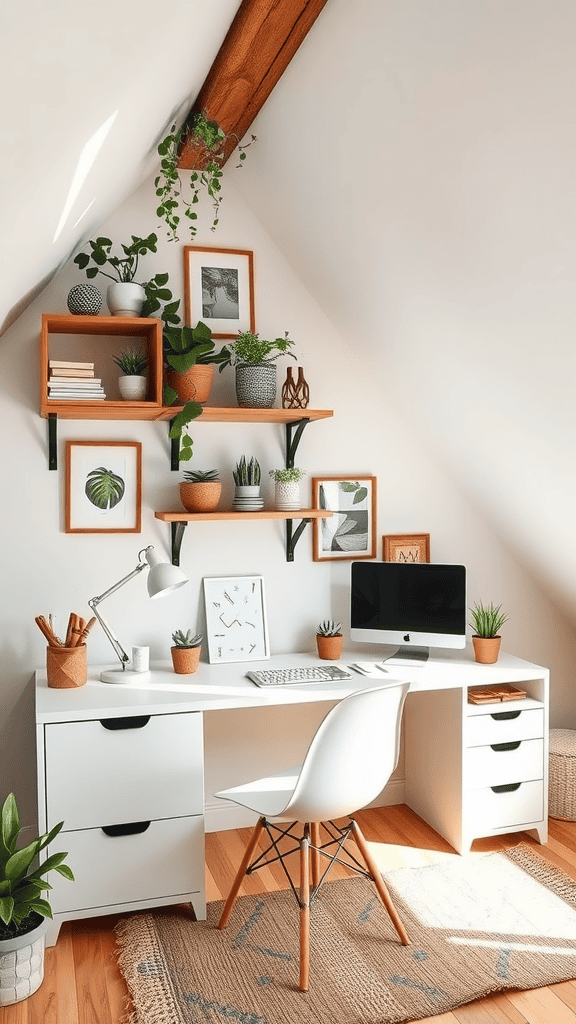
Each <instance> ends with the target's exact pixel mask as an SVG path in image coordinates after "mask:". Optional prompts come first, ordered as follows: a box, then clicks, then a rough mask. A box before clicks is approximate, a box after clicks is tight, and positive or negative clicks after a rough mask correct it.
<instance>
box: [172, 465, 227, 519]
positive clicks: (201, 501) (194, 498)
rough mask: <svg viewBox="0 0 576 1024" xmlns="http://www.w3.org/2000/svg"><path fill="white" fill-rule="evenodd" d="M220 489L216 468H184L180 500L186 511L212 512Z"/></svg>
mask: <svg viewBox="0 0 576 1024" xmlns="http://www.w3.org/2000/svg"><path fill="white" fill-rule="evenodd" d="M221 491H222V484H221V483H220V481H219V479H218V470H217V469H197V470H186V472H185V473H184V480H183V481H182V483H181V484H180V500H181V502H182V504H183V505H184V508H185V509H186V511H187V512H213V511H214V509H215V508H216V507H217V505H218V502H219V501H220V493H221Z"/></svg>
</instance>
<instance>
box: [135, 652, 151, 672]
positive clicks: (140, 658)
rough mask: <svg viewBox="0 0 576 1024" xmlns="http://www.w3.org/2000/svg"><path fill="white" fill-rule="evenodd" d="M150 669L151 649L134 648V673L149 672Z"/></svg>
mask: <svg viewBox="0 0 576 1024" xmlns="http://www.w3.org/2000/svg"><path fill="white" fill-rule="evenodd" d="M149 668H150V648H149V647H133V648H132V669H133V671H134V672H148V670H149Z"/></svg>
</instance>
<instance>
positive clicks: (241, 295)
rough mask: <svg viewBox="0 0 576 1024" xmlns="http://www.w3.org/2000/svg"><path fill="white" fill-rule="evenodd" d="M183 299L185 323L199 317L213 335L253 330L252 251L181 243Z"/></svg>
mask: <svg viewBox="0 0 576 1024" xmlns="http://www.w3.org/2000/svg"><path fill="white" fill-rule="evenodd" d="M184 303H185V309H186V323H187V324H188V326H190V327H195V326H196V324H197V323H198V321H199V320H202V321H203V322H204V323H205V324H206V326H207V327H209V328H210V330H211V331H212V337H213V338H236V337H237V336H238V331H252V333H254V331H255V330H256V320H255V316H254V254H253V253H252V252H251V251H250V250H248V249H211V248H200V247H199V246H197V245H185V246H184Z"/></svg>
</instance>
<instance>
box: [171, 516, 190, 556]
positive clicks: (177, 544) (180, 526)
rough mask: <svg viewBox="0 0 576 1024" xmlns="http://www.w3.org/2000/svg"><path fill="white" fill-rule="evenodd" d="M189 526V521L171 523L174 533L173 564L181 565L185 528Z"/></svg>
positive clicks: (172, 532)
mask: <svg viewBox="0 0 576 1024" xmlns="http://www.w3.org/2000/svg"><path fill="white" fill-rule="evenodd" d="M187 526H188V523H187V522H178V523H170V532H171V534H172V565H180V548H181V547H182V538H183V536H184V530H185V529H186V527H187Z"/></svg>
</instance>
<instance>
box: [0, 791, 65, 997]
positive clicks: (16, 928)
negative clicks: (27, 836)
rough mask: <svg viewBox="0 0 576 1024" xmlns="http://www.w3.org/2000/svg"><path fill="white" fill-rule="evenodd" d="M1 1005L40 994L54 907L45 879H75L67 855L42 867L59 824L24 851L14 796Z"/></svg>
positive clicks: (1, 853) (1, 865)
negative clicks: (42, 854) (40, 857)
mask: <svg viewBox="0 0 576 1024" xmlns="http://www.w3.org/2000/svg"><path fill="white" fill-rule="evenodd" d="M0 822H1V833H0V1007H2V1006H9V1005H11V1004H12V1003H17V1002H19V1001H20V1000H21V999H26V998H27V997H28V996H30V995H32V993H33V992H36V990H37V989H38V988H40V985H41V984H42V981H43V978H44V944H45V937H46V932H47V930H48V924H49V919H50V918H51V917H52V908H51V907H50V904H49V903H48V901H47V900H45V899H43V898H42V892H43V890H46V889H51V888H52V886H51V885H50V884H49V883H48V882H47V881H46V880H45V879H44V878H43V877H42V876H43V875H46V874H47V873H48V872H49V871H56V872H57V873H58V874H59V875H62V877H63V878H67V879H69V880H70V881H74V875H73V873H72V870H71V868H69V867H68V865H67V864H64V860H65V859H66V857H67V856H68V854H67V853H54V854H52V855H51V856H50V857H48V858H47V859H46V860H44V861H43V862H42V863H41V864H38V859H37V858H38V854H39V853H40V851H41V850H44V849H45V847H47V846H48V844H49V843H51V842H52V840H53V839H55V837H56V836H57V835H58V833H59V832H60V829H61V828H62V826H63V824H64V822H63V821H61V822H60V823H59V824H58V825H55V826H54V828H53V829H51V830H50V832H46V833H45V834H44V835H42V836H38V838H37V839H34V840H32V842H31V843H29V844H28V845H27V846H25V847H23V848H22V849H18V840H19V836H20V832H21V828H20V817H19V814H18V807H17V804H16V798H15V796H14V794H13V793H9V794H8V796H7V797H6V799H5V801H4V804H3V806H2V812H1V814H0Z"/></svg>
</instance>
